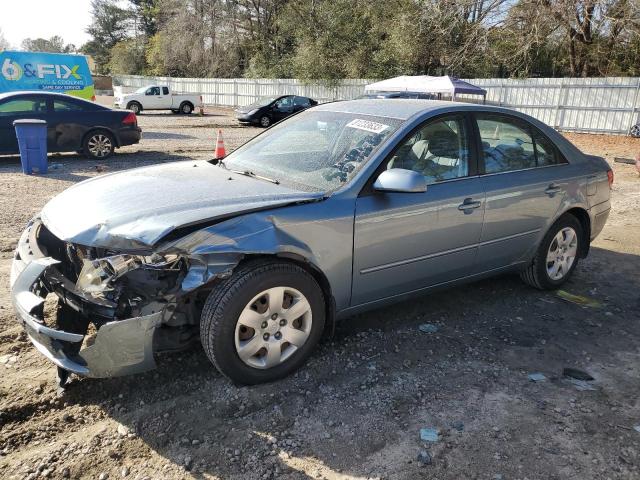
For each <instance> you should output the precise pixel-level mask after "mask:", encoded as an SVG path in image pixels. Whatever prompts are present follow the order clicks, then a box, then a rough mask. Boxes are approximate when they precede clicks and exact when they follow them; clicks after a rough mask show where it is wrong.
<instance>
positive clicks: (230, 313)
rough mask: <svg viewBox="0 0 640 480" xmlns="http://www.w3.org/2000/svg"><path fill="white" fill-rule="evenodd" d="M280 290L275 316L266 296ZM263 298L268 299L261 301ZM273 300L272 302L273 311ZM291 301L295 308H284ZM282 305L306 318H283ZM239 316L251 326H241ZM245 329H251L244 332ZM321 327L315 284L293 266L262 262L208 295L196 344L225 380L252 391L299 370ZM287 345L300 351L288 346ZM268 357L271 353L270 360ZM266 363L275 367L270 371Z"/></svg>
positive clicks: (321, 302)
mask: <svg viewBox="0 0 640 480" xmlns="http://www.w3.org/2000/svg"><path fill="white" fill-rule="evenodd" d="M282 287H284V288H282ZM280 289H283V291H284V292H285V294H284V296H283V297H280V298H284V302H283V303H281V304H280V310H278V312H279V313H278V314H275V315H274V313H276V310H275V309H272V308H271V306H270V305H269V304H270V302H271V298H272V297H271V294H270V293H269V292H271V291H276V293H277V291H280ZM264 293H269V294H268V296H266V297H265V295H263V294H264ZM277 297H278V296H277V294H276V295H274V296H273V298H274V300H273V301H274V302H276V303H275V305H277V301H276V300H275V299H276V298H277ZM290 299H293V301H294V302H295V303H291V302H290V301H289V303H288V300H290ZM303 299H304V300H306V301H307V303H305V302H303ZM287 303H288V304H289V305H290V306H292V307H295V306H296V305H300V306H301V307H300V308H297V309H296V311H297V312H300V311H302V310H304V311H305V313H304V314H303V315H302V316H300V317H298V318H294V319H291V318H286V315H287V309H282V307H283V306H284V305H287ZM254 307H262V308H263V309H265V310H264V311H261V310H257V309H254ZM307 307H308V308H307ZM247 313H248V314H249V315H248V316H245V315H246V314H247ZM279 314H281V315H280V316H278V315H279ZM241 315H243V317H244V318H246V319H250V321H249V320H244V321H243V320H241ZM292 315H297V314H296V313H292ZM283 322H284V323H283ZM248 324H252V325H254V327H255V328H251V327H247V326H245V325H248ZM324 324H325V303H324V296H323V293H322V290H321V288H320V286H319V285H318V283H317V282H316V280H315V279H314V278H313V277H312V276H311V275H310V274H309V273H308V272H306V271H305V270H304V269H302V268H300V267H298V266H297V265H294V264H291V263H286V262H282V261H266V262H265V261H262V262H254V263H249V264H247V265H245V266H243V267H241V268H239V269H238V270H237V271H236V272H235V273H234V274H233V275H232V276H231V277H230V278H228V279H226V280H224V281H223V282H222V283H220V284H219V285H217V286H216V288H214V289H213V290H212V291H211V293H210V294H209V297H208V298H207V301H206V303H205V305H204V308H203V310H202V317H201V320H200V339H201V341H202V346H203V348H204V350H205V352H206V354H207V357H209V360H211V362H212V363H213V364H214V365H215V366H216V368H217V369H218V370H219V371H220V372H221V373H222V374H223V375H224V376H226V377H227V378H229V379H230V380H232V381H233V382H235V383H238V384H244V385H255V384H259V383H266V382H272V381H274V380H278V379H280V378H283V377H285V376H287V375H289V374H290V373H292V372H293V371H295V370H296V369H298V368H299V367H300V366H301V365H302V364H303V363H304V362H305V361H306V360H307V358H308V357H309V356H310V355H311V353H312V351H313V349H314V348H315V346H316V345H317V344H318V342H319V341H320V338H321V336H322V332H323V330H324ZM293 333H295V335H293ZM265 335H266V337H265ZM278 335H280V336H278ZM288 339H292V340H293V341H294V342H296V343H299V345H298V346H296V345H295V344H294V343H288V341H287V340H288ZM252 346H253V347H254V348H251V347H252ZM247 347H249V348H247ZM258 347H259V348H258ZM267 347H268V348H267ZM271 347H273V350H271ZM243 349H244V352H245V353H244V355H243V358H244V360H243V358H241V355H240V352H241V351H242V350H243ZM253 351H255V354H252V353H251V352H253ZM269 352H273V357H272V359H270V355H269V354H268V353H269ZM276 355H277V356H276ZM276 360H277V362H275V361H276ZM270 361H271V362H272V363H273V362H275V363H273V364H272V365H271V366H269V365H268V363H269V362H270Z"/></svg>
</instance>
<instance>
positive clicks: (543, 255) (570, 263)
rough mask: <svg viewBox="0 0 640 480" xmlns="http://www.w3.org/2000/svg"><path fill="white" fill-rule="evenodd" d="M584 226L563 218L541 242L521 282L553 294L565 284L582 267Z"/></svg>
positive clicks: (566, 216) (567, 217)
mask: <svg viewBox="0 0 640 480" xmlns="http://www.w3.org/2000/svg"><path fill="white" fill-rule="evenodd" d="M582 241H583V232H582V225H581V224H580V222H579V221H578V219H577V218H576V217H574V216H573V215H571V214H566V215H563V216H562V217H560V218H559V219H558V220H557V221H556V222H555V223H554V224H553V225H552V226H551V228H550V229H549V231H548V232H547V234H546V235H545V236H544V238H543V239H542V242H540V246H539V247H538V251H537V252H536V255H535V257H534V259H533V261H532V262H531V264H530V265H529V266H528V267H527V268H526V269H525V270H524V271H523V272H522V273H521V275H520V276H521V278H522V279H523V280H524V281H525V282H526V283H528V284H529V285H531V286H532V287H535V288H538V289H540V290H551V289H555V288H558V287H560V286H561V285H562V284H563V283H565V282H566V281H567V280H568V279H569V277H570V276H571V274H572V273H573V271H574V270H575V268H576V265H577V264H578V259H579V252H580V251H581V249H582V243H581V242H582Z"/></svg>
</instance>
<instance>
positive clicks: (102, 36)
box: [81, 0, 132, 74]
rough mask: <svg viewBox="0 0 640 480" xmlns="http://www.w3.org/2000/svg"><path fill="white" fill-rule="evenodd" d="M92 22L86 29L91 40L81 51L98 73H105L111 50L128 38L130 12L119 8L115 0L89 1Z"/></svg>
mask: <svg viewBox="0 0 640 480" xmlns="http://www.w3.org/2000/svg"><path fill="white" fill-rule="evenodd" d="M91 13H92V17H93V21H92V23H91V25H89V27H88V28H87V33H88V34H89V35H91V40H90V41H89V42H87V43H85V44H84V45H83V46H82V48H81V51H82V52H83V53H85V54H87V55H91V56H92V57H93V59H94V61H95V62H96V69H97V71H98V73H102V74H104V73H107V72H108V66H109V62H110V60H111V49H112V48H113V47H114V46H115V45H116V44H117V43H118V42H121V41H123V40H125V39H126V38H127V37H128V34H129V31H130V28H131V18H132V15H131V12H130V11H129V10H127V9H124V8H122V7H121V6H120V4H119V2H118V1H117V0H91Z"/></svg>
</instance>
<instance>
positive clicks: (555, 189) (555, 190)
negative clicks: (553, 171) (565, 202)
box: [544, 183, 562, 197]
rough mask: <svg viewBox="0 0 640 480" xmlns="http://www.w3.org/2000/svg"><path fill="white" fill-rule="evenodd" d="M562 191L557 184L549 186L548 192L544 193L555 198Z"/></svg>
mask: <svg viewBox="0 0 640 480" xmlns="http://www.w3.org/2000/svg"><path fill="white" fill-rule="evenodd" d="M561 191H562V188H560V187H559V186H558V185H556V184H555V183H552V184H551V185H549V186H548V187H547V188H546V190H545V191H544V193H545V194H547V195H549V196H550V197H553V196H554V195H555V194H556V193H559V192H561Z"/></svg>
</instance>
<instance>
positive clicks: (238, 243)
mask: <svg viewBox="0 0 640 480" xmlns="http://www.w3.org/2000/svg"><path fill="white" fill-rule="evenodd" d="M287 225H288V224H287V223H286V222H283V221H281V220H280V219H279V218H278V216H277V215H274V214H268V215H267V214H253V215H249V216H244V217H240V218H236V219H233V220H229V221H227V222H224V223H223V224H218V225H214V226H212V227H209V228H206V229H203V230H199V231H197V232H194V233H192V234H190V235H187V236H186V237H184V238H182V239H180V240H178V241H176V242H173V243H171V244H169V245H166V246H164V248H163V249H162V250H161V253H162V254H178V255H182V256H183V257H186V258H187V259H188V264H189V268H188V270H187V272H186V274H185V276H184V279H183V280H182V285H181V293H182V294H185V293H189V292H192V291H194V290H196V289H198V288H200V287H202V286H203V285H206V284H208V283H210V282H212V281H213V280H215V279H223V278H227V277H229V276H230V275H231V274H232V272H233V270H234V269H235V268H236V267H237V265H238V264H239V263H240V262H241V261H242V260H243V259H244V258H246V257H247V256H258V255H271V256H273V255H276V256H278V255H279V256H294V257H297V258H302V259H305V260H306V261H308V262H310V263H312V264H315V262H316V259H315V258H314V256H313V254H312V253H311V249H310V248H309V246H308V245H306V244H305V243H304V242H302V241H300V240H299V239H298V238H296V237H295V236H294V235H293V234H291V233H290V232H289V231H288V230H287Z"/></svg>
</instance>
